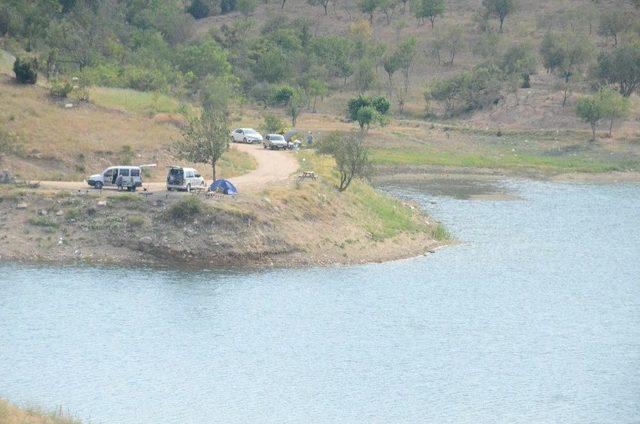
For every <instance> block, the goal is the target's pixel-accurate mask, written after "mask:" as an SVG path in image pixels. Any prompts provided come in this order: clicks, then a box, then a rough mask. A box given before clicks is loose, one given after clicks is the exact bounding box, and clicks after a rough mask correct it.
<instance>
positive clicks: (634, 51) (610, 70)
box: [595, 42, 640, 97]
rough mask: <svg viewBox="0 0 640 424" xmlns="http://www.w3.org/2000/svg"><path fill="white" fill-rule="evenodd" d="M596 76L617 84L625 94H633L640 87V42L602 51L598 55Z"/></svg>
mask: <svg viewBox="0 0 640 424" xmlns="http://www.w3.org/2000/svg"><path fill="white" fill-rule="evenodd" d="M595 76H596V77H597V78H599V79H600V80H601V81H603V82H606V83H607V84H613V85H615V86H616V87H617V88H618V91H619V92H620V94H622V95H623V96H625V97H629V96H631V95H632V94H633V93H634V92H635V91H636V90H637V89H638V87H640V42H635V43H630V44H627V45H624V46H620V47H618V48H617V49H615V50H614V51H612V52H609V53H602V54H601V55H600V56H599V57H598V64H597V65H596V68H595Z"/></svg>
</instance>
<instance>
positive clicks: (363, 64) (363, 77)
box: [354, 59, 376, 93]
mask: <svg viewBox="0 0 640 424" xmlns="http://www.w3.org/2000/svg"><path fill="white" fill-rule="evenodd" d="M354 80H355V83H356V89H357V90H358V92H359V93H364V92H366V91H367V90H369V89H370V88H371V87H372V86H373V85H374V84H375V82H376V69H375V66H374V63H373V61H372V60H371V59H361V60H359V61H358V63H356V69H355V73H354Z"/></svg>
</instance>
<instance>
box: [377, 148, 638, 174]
mask: <svg viewBox="0 0 640 424" xmlns="http://www.w3.org/2000/svg"><path fill="white" fill-rule="evenodd" d="M371 159H372V161H373V162H374V163H375V164H377V165H413V166H420V165H440V166H456V167H472V168H507V169H508V168H511V169H517V168H522V169H526V168H535V169H541V170H549V171H568V172H593V173H597V172H610V171H622V170H626V169H629V168H630V167H638V165H640V163H637V162H633V161H624V160H619V161H616V160H611V161H603V160H598V159H592V158H589V157H585V156H573V157H555V156H538V155H532V154H513V153H502V154H499V153H497V154H495V155H488V154H485V153H457V152H449V151H436V150H432V151H428V150H391V149H376V150H374V151H372V152H371Z"/></svg>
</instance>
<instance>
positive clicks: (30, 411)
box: [0, 399, 80, 424]
mask: <svg viewBox="0 0 640 424" xmlns="http://www.w3.org/2000/svg"><path fill="white" fill-rule="evenodd" d="M0 423H2V424H80V421H79V420H76V419H74V418H71V417H69V416H67V414H64V413H62V412H58V413H47V412H43V411H41V410H39V409H34V408H18V407H17V406H14V405H12V404H10V403H9V402H7V401H5V400H3V399H0Z"/></svg>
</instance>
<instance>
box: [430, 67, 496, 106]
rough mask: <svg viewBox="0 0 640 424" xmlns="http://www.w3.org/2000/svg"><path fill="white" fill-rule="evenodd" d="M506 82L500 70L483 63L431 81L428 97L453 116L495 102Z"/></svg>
mask: <svg viewBox="0 0 640 424" xmlns="http://www.w3.org/2000/svg"><path fill="white" fill-rule="evenodd" d="M503 83H504V81H503V79H502V75H501V72H500V70H498V69H496V68H495V67H493V66H491V65H482V66H478V67H476V68H474V69H472V70H468V71H463V72H461V73H459V74H457V75H455V76H453V77H451V78H443V79H438V80H436V81H434V82H432V83H431V84H430V85H429V86H428V87H427V90H426V91H425V99H426V100H427V102H429V101H430V100H435V101H437V102H440V103H442V104H443V106H444V109H445V116H453V115H455V114H457V113H462V112H470V111H474V110H479V109H483V108H485V107H487V106H489V105H493V104H496V103H497V102H498V101H499V100H500V99H501V98H502V94H501V89H502V86H503Z"/></svg>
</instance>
